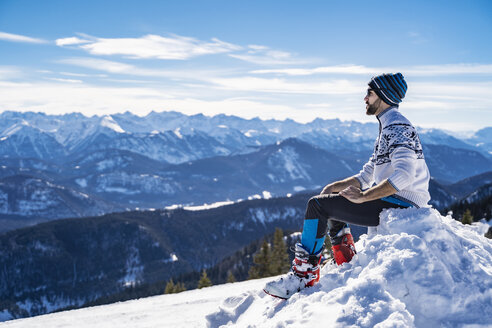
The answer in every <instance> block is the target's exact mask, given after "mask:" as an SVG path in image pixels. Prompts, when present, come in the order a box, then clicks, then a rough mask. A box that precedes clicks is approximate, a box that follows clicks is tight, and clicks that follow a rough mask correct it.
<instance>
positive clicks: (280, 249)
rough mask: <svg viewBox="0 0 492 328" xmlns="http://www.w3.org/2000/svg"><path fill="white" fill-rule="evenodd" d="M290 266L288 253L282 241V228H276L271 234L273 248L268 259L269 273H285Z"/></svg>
mask: <svg viewBox="0 0 492 328" xmlns="http://www.w3.org/2000/svg"><path fill="white" fill-rule="evenodd" d="M289 268H290V263H289V254H288V253H287V246H286V245H285V241H284V233H283V231H282V229H280V228H276V229H275V233H274V235H273V249H272V254H271V260H270V274H271V275H277V274H282V273H286V272H287V271H288V270H289Z"/></svg>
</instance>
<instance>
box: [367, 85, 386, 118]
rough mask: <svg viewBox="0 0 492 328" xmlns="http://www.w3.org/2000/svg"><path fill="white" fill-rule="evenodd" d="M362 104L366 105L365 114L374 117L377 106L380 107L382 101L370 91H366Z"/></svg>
mask: <svg viewBox="0 0 492 328" xmlns="http://www.w3.org/2000/svg"><path fill="white" fill-rule="evenodd" d="M364 102H365V103H366V114H367V115H374V114H375V113H376V112H377V111H378V109H379V106H381V102H382V100H381V99H380V98H379V97H378V95H377V94H376V93H375V92H374V90H372V89H370V88H369V89H367V94H366V96H365V97H364Z"/></svg>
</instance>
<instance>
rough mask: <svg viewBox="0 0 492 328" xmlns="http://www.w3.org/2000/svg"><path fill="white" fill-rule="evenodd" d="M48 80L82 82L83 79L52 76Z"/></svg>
mask: <svg viewBox="0 0 492 328" xmlns="http://www.w3.org/2000/svg"><path fill="white" fill-rule="evenodd" d="M48 80H52V81H57V82H63V83H82V80H75V79H63V78H57V77H51V78H49V79H48Z"/></svg>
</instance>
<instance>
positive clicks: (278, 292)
mask: <svg viewBox="0 0 492 328" xmlns="http://www.w3.org/2000/svg"><path fill="white" fill-rule="evenodd" d="M294 252H295V258H294V261H292V271H291V272H289V273H287V274H285V275H283V276H281V277H280V278H278V279H277V280H274V281H270V282H268V283H267V284H266V285H265V288H263V291H264V292H265V293H267V294H269V295H271V296H274V297H278V298H282V299H288V298H289V297H291V296H292V295H294V294H295V293H297V292H300V291H301V290H303V289H304V288H307V287H311V286H314V285H315V284H316V283H317V282H318V281H319V272H320V261H321V253H322V252H321V251H320V252H319V253H318V254H314V255H310V254H309V252H308V251H307V250H305V249H304V247H303V246H302V244H300V243H297V244H296V245H295V248H294Z"/></svg>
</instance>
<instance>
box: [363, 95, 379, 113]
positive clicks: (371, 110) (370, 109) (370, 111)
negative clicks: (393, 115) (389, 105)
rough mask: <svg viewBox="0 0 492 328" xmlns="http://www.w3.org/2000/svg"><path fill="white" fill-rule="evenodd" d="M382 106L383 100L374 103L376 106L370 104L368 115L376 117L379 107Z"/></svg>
mask: <svg viewBox="0 0 492 328" xmlns="http://www.w3.org/2000/svg"><path fill="white" fill-rule="evenodd" d="M380 105H381V99H378V100H376V101H375V102H374V104H368V107H367V110H366V114H367V115H374V114H376V112H377V111H378V109H379V106H380Z"/></svg>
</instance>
